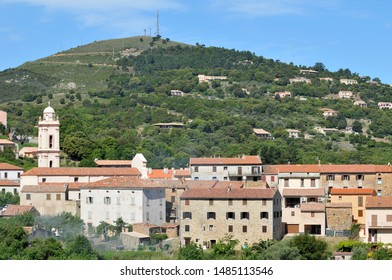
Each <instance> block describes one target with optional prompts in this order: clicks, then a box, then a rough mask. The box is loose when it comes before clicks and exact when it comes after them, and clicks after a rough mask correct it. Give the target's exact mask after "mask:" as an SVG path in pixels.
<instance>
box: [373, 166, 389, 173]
mask: <svg viewBox="0 0 392 280" xmlns="http://www.w3.org/2000/svg"><path fill="white" fill-rule="evenodd" d="M376 172H377V173H391V172H392V166H391V165H376Z"/></svg>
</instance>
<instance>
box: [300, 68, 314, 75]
mask: <svg viewBox="0 0 392 280" xmlns="http://www.w3.org/2000/svg"><path fill="white" fill-rule="evenodd" d="M299 73H300V74H318V71H316V70H312V69H300V70H299Z"/></svg>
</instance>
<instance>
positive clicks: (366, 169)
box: [320, 164, 376, 173]
mask: <svg viewBox="0 0 392 280" xmlns="http://www.w3.org/2000/svg"><path fill="white" fill-rule="evenodd" d="M320 173H376V166H375V165H373V164H323V165H321V166H320Z"/></svg>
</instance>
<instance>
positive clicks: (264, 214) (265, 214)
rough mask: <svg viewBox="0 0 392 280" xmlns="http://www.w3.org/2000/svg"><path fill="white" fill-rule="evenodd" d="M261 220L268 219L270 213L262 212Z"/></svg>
mask: <svg viewBox="0 0 392 280" xmlns="http://www.w3.org/2000/svg"><path fill="white" fill-rule="evenodd" d="M260 219H268V212H260Z"/></svg>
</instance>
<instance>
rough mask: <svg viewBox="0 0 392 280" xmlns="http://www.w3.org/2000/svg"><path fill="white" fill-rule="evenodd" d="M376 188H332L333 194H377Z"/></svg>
mask: <svg viewBox="0 0 392 280" xmlns="http://www.w3.org/2000/svg"><path fill="white" fill-rule="evenodd" d="M376 194H377V193H376V191H375V190H374V189H366V188H365V189H357V188H347V189H344V188H332V189H331V195H376Z"/></svg>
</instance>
